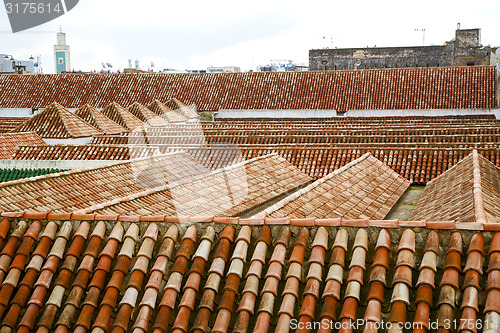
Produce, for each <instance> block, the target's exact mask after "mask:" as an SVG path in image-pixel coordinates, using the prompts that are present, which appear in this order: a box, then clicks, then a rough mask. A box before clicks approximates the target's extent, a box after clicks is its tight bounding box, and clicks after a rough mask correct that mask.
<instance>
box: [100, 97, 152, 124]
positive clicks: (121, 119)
mask: <svg viewBox="0 0 500 333" xmlns="http://www.w3.org/2000/svg"><path fill="white" fill-rule="evenodd" d="M101 113H102V114H103V115H105V116H106V117H108V118H109V119H111V120H112V121H114V122H115V123H117V124H119V125H120V126H123V127H125V128H126V129H127V130H129V131H134V130H138V129H140V128H141V127H143V126H144V123H143V122H142V121H141V120H139V118H137V117H136V116H134V115H133V114H132V113H130V112H129V111H127V110H126V109H124V108H123V107H121V106H120V105H119V104H118V103H115V102H111V103H110V104H108V105H107V106H106V107H105V108H104V109H102V110H101Z"/></svg>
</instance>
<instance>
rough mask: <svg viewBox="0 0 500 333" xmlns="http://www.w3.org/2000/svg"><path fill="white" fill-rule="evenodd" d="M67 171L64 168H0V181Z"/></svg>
mask: <svg viewBox="0 0 500 333" xmlns="http://www.w3.org/2000/svg"><path fill="white" fill-rule="evenodd" d="M62 171H67V170H65V169H50V168H43V169H0V182H2V183H3V182H8V181H11V180H16V179H22V178H28V177H35V176H40V175H47V174H50V173H56V172H62Z"/></svg>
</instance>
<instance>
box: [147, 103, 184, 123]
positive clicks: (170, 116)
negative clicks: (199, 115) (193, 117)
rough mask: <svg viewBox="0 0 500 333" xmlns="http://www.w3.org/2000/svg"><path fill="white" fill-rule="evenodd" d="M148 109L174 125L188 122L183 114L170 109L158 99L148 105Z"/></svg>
mask: <svg viewBox="0 0 500 333" xmlns="http://www.w3.org/2000/svg"><path fill="white" fill-rule="evenodd" d="M148 109H150V110H151V111H153V112H154V113H156V114H157V115H159V116H161V117H163V118H165V120H167V121H169V122H172V123H177V122H184V121H187V120H188V119H187V118H186V117H184V116H183V115H182V114H180V113H178V112H176V111H174V110H172V109H170V108H168V107H167V106H166V105H165V104H163V103H162V102H160V101H159V100H157V99H155V100H154V101H152V102H151V103H150V104H149V105H148Z"/></svg>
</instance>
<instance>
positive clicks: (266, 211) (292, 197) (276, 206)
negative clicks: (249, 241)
mask: <svg viewBox="0 0 500 333" xmlns="http://www.w3.org/2000/svg"><path fill="white" fill-rule="evenodd" d="M369 156H372V155H371V154H370V153H369V152H368V153H365V154H363V155H362V156H360V157H359V158H357V159H355V160H353V161H351V162H349V163H347V164H346V165H344V166H343V167H341V168H339V169H337V170H334V171H333V172H330V173H329V174H328V175H326V176H324V177H322V178H320V179H318V180H316V181H314V182H312V183H311V184H309V185H307V186H306V187H303V188H301V189H300V190H298V191H295V192H293V193H292V194H290V195H288V196H286V197H285V198H283V199H281V200H280V201H278V202H277V203H275V204H274V205H272V206H269V207H268V208H266V209H264V210H263V211H261V212H259V213H257V214H255V215H254V216H252V218H263V217H265V216H267V215H269V214H270V213H272V212H274V211H276V210H278V209H280V208H281V207H283V206H284V205H286V204H287V203H289V202H291V201H292V200H295V199H297V198H298V197H300V196H301V195H303V194H304V193H306V192H309V191H310V190H312V189H313V188H315V187H317V186H318V185H320V184H322V183H324V182H325V181H326V180H329V179H331V178H332V177H334V176H336V175H338V174H340V173H342V172H344V171H346V170H347V169H349V168H351V167H352V166H354V165H356V164H358V163H359V162H362V161H364V160H365V159H367V158H368V157H369ZM377 161H380V160H379V159H377ZM380 162H381V161H380ZM382 164H385V163H383V162H382Z"/></svg>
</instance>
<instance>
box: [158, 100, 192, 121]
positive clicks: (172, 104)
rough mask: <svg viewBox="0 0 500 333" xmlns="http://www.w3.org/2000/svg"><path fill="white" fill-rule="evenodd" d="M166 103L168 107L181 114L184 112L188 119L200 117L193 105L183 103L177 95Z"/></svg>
mask: <svg viewBox="0 0 500 333" xmlns="http://www.w3.org/2000/svg"><path fill="white" fill-rule="evenodd" d="M165 105H166V106H167V107H168V108H170V109H172V110H174V111H177V112H179V113H180V114H182V115H183V116H184V117H186V118H188V119H196V118H199V117H200V116H199V115H198V113H197V112H196V111H195V110H193V109H192V108H191V107H189V106H187V105H186V104H184V103H182V102H181V101H179V100H178V99H177V98H175V97H172V98H171V99H169V100H168V101H166V102H165Z"/></svg>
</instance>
